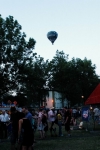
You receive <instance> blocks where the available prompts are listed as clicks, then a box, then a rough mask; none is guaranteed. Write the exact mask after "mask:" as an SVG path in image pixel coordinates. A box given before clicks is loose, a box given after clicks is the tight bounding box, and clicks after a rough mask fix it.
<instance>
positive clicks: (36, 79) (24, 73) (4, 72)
mask: <svg viewBox="0 0 100 150" xmlns="http://www.w3.org/2000/svg"><path fill="white" fill-rule="evenodd" d="M21 30H22V27H21V25H20V24H19V23H18V21H17V20H14V17H13V16H9V17H7V18H6V19H3V18H2V16H1V15H0V101H1V102H2V101H5V102H6V103H7V100H8V99H12V100H13V99H14V100H15V99H16V100H17V101H18V103H19V104H20V105H23V104H27V105H29V104H32V105H34V106H35V105H39V104H40V103H41V102H43V101H45V100H46V99H45V97H46V95H48V91H49V90H53V91H58V92H60V93H62V101H63V99H64V98H67V99H68V100H69V101H70V102H71V105H75V104H80V102H81V103H84V101H85V100H86V99H87V98H88V96H89V95H90V93H91V92H92V91H93V89H94V88H95V87H96V86H97V84H98V83H100V78H99V76H98V75H97V74H96V71H95V70H96V65H94V64H92V61H91V60H87V58H84V60H81V59H80V58H76V59H75V58H74V57H73V58H72V60H69V58H68V57H69V55H68V54H65V53H64V52H63V50H62V51H59V50H57V51H56V54H55V56H54V57H53V58H52V60H51V61H49V60H46V61H44V58H43V57H41V56H40V55H38V54H37V53H34V47H35V44H36V41H35V40H34V39H33V38H29V40H28V41H27V40H26V34H25V33H24V32H22V31H21ZM13 92H15V93H16V96H15V97H13V96H12V93H13ZM82 96H84V99H82Z"/></svg>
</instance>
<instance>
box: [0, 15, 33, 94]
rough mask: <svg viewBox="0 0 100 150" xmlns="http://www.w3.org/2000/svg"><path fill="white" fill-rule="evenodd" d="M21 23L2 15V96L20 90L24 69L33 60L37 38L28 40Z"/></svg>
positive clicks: (0, 23)
mask: <svg viewBox="0 0 100 150" xmlns="http://www.w3.org/2000/svg"><path fill="white" fill-rule="evenodd" d="M21 29H22V27H21V25H20V24H19V23H18V21H17V20H14V18H13V17H12V16H9V17H7V18H6V19H5V20H4V19H3V18H2V17H1V16H0V96H1V97H2V96H3V95H4V94H6V93H9V92H11V91H13V90H15V91H16V92H17V91H18V90H20V88H19V87H20V85H21V83H22V81H23V79H22V77H23V76H24V74H23V70H24V68H27V67H28V66H30V65H31V64H32V62H33V57H34V56H35V55H36V54H34V53H33V49H34V46H35V43H36V42H35V40H34V39H33V38H30V39H29V41H26V39H25V38H26V35H25V33H24V32H23V33H22V32H21Z"/></svg>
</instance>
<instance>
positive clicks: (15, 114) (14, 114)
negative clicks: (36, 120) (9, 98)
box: [10, 107, 23, 150]
mask: <svg viewBox="0 0 100 150" xmlns="http://www.w3.org/2000/svg"><path fill="white" fill-rule="evenodd" d="M10 112H11V115H10V123H11V125H12V131H11V141H10V142H11V150H16V147H15V145H16V142H17V141H18V121H19V120H20V119H21V118H23V113H22V112H19V111H17V110H16V108H15V107H11V109H10ZM20 146H21V145H20V144H18V145H17V148H20Z"/></svg>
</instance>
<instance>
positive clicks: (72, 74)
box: [49, 51, 100, 105]
mask: <svg viewBox="0 0 100 150" xmlns="http://www.w3.org/2000/svg"><path fill="white" fill-rule="evenodd" d="M49 66H50V67H51V69H50V71H49V72H50V73H49V74H50V78H49V87H50V88H52V89H54V90H57V91H59V92H61V93H62V94H63V98H64V97H66V98H67V99H68V100H69V101H70V102H71V105H75V104H77V103H78V104H80V103H82V96H84V101H85V100H86V99H87V97H88V96H89V94H90V93H91V92H92V90H93V89H94V87H95V86H96V85H97V84H98V83H99V82H100V79H99V77H98V76H97V75H96V73H95V68H96V66H95V65H92V62H91V60H87V59H86V58H84V60H81V59H79V58H76V59H75V58H72V60H70V61H68V55H65V54H64V52H63V51H61V52H59V51H57V52H56V56H55V57H54V58H53V59H52V61H51V62H50V64H49Z"/></svg>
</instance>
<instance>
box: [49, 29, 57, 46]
mask: <svg viewBox="0 0 100 150" xmlns="http://www.w3.org/2000/svg"><path fill="white" fill-rule="evenodd" d="M57 37H58V33H57V32H56V31H50V32H48V33H47V38H48V39H49V40H50V41H51V43H52V44H53V43H54V42H55V40H56V39H57Z"/></svg>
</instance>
